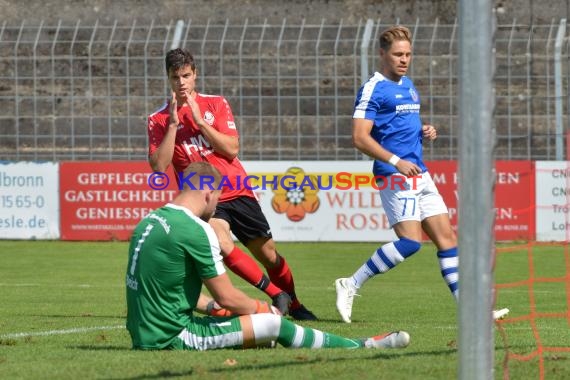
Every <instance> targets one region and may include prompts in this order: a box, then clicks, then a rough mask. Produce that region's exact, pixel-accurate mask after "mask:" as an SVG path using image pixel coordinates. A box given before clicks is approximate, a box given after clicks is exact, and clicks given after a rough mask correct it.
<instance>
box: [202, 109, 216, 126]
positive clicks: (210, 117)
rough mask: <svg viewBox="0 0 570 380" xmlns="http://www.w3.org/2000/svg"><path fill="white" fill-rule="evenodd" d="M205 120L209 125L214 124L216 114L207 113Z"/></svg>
mask: <svg viewBox="0 0 570 380" xmlns="http://www.w3.org/2000/svg"><path fill="white" fill-rule="evenodd" d="M204 120H205V121H206V123H208V124H209V125H212V124H214V114H213V113H211V112H210V111H206V113H205V114H204Z"/></svg>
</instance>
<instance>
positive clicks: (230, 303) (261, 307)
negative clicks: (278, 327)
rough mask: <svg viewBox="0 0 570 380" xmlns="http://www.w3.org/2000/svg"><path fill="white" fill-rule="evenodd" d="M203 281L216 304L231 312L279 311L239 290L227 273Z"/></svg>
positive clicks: (275, 312) (240, 313)
mask: <svg viewBox="0 0 570 380" xmlns="http://www.w3.org/2000/svg"><path fill="white" fill-rule="evenodd" d="M203 283H204V285H205V286H206V288H207V289H208V291H209V292H210V294H211V295H212V297H213V298H214V300H215V301H216V302H217V303H218V305H220V307H222V308H224V309H227V310H229V311H230V312H231V313H232V314H239V315H246V314H256V313H274V314H278V313H279V311H277V309H275V308H274V307H273V306H271V305H269V304H268V303H267V302H265V301H258V300H254V299H252V298H249V297H248V296H247V295H246V294H245V293H243V292H242V291H241V290H239V289H236V288H235V287H234V286H233V285H232V283H231V280H230V278H229V277H228V275H227V273H223V274H221V275H219V276H216V277H212V278H209V279H204V280H203Z"/></svg>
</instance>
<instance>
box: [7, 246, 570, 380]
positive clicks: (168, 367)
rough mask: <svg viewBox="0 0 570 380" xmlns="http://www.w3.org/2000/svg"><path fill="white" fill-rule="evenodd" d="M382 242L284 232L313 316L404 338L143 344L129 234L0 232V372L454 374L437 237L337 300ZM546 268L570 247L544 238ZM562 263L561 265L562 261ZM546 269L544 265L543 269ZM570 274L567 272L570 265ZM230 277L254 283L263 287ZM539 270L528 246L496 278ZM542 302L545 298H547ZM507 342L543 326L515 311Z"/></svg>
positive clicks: (500, 356)
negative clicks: (57, 237) (128, 290)
mask: <svg viewBox="0 0 570 380" xmlns="http://www.w3.org/2000/svg"><path fill="white" fill-rule="evenodd" d="M376 247H377V244H368V243H288V244H286V243H279V244H278V248H279V250H280V252H281V253H282V254H283V255H284V256H285V257H286V258H287V260H288V262H289V264H290V266H291V268H292V270H293V273H294V275H295V281H296V285H297V291H298V295H299V297H300V299H301V301H302V302H303V303H304V304H305V305H306V306H307V307H308V308H310V309H311V310H312V311H313V312H315V314H316V315H317V316H319V318H320V320H319V321H317V322H303V323H302V324H303V325H305V326H310V327H313V328H317V329H320V330H324V331H328V332H332V333H335V334H339V335H343V336H348V337H365V336H370V335H376V334H378V333H380V332H384V331H390V330H394V329H404V330H407V331H408V332H409V333H410V335H411V337H412V341H411V344H410V346H409V347H408V348H407V349H404V350H392V351H380V350H343V349H323V350H309V349H298V350H289V349H285V348H282V347H279V348H277V349H274V350H269V349H260V350H218V351H209V352H140V351H133V350H131V349H130V339H129V336H128V333H127V331H126V330H125V329H124V327H123V326H124V323H125V315H126V306H125V299H124V273H125V266H126V260H127V243H118V242H112V243H111V242H110V243H91V242H81V243H77V242H39V241H37V242H29V241H21V242H20V241H0V378H2V379H37V378H41V379H78V378H82V379H162V378H181V379H182V378H188V379H205V378H213V379H252V378H258V379H271V378H276V379H291V378H297V379H319V380H321V379H328V378H338V379H345V378H346V379H423V380H425V379H453V378H456V377H457V362H458V355H457V344H456V339H457V338H456V337H457V324H456V306H455V303H454V301H453V300H452V297H451V296H450V294H449V291H448V290H447V287H446V286H445V285H444V283H443V280H442V279H441V276H440V274H439V268H438V265H437V262H436V257H435V249H434V248H433V246H431V245H424V247H423V248H422V250H421V251H420V252H419V253H418V254H416V255H415V256H414V257H413V258H412V259H411V260H408V261H407V262H405V263H403V264H401V265H400V266H399V267H398V268H396V269H395V270H393V271H391V272H390V273H388V274H386V275H382V276H378V277H376V278H375V279H373V280H371V281H369V282H368V283H367V284H366V286H365V287H364V288H363V289H362V290H361V297H357V298H356V299H355V302H354V308H353V317H352V319H353V323H352V324H350V325H349V324H344V323H342V322H341V321H340V319H339V317H338V316H337V313H336V310H335V306H334V305H335V291H334V286H333V282H334V280H335V279H336V278H338V277H345V276H348V275H349V274H351V273H352V272H353V271H354V270H355V269H356V268H357V267H358V266H359V265H360V264H361V263H363V262H364V260H366V259H367V258H368V257H369V256H370V254H371V253H372V252H373V250H374V249H375V248H376ZM534 251H535V253H534V255H533V258H534V260H533V262H534V264H535V267H536V268H539V269H540V271H541V273H542V274H541V275H544V273H546V274H547V275H548V274H550V275H552V276H558V275H560V274H562V275H564V274H565V273H566V272H565V271H564V268H567V264H565V262H564V260H565V258H564V255H563V254H561V253H560V252H559V251H560V250H557V249H556V248H548V247H542V248H538V247H535V248H534ZM561 268H562V269H561ZM537 270H538V269H537ZM566 276H568V275H567V274H566ZM231 277H232V279H233V281H234V284H236V286H238V287H239V288H241V289H242V290H244V291H245V292H246V293H248V294H250V295H252V296H254V297H258V298H263V299H265V298H266V297H265V295H264V294H263V293H261V292H259V291H258V290H256V289H254V288H253V287H251V286H249V285H247V284H246V283H245V282H243V281H242V280H241V279H239V278H237V277H235V276H233V274H231ZM528 277H529V266H528V257H527V255H526V254H525V253H524V250H522V251H521V254H515V253H513V254H511V253H509V254H505V255H499V256H498V259H497V266H496V278H497V282H498V283H500V282H511V281H518V279H521V280H523V279H526V278H528ZM568 286H569V285H568V283H561V284H559V286H558V284H557V283H552V284H549V283H548V284H543V285H540V286H535V287H534V288H536V289H535V292H534V297H535V301H536V305H537V308H539V309H540V308H542V309H541V310H543V311H544V312H551V311H552V312H561V313H568V307H569V306H568V303H567V297H568V293H567V292H568V290H567V289H568ZM528 289H529V287H528V285H523V286H519V287H513V288H505V289H500V290H499V292H498V299H497V303H498V306H500V307H509V308H510V309H511V315H510V316H509V317H511V318H516V317H517V316H522V315H526V314H527V313H528V312H529V295H528V294H529V293H528ZM539 311H540V310H539ZM503 326H504V327H505V331H506V335H507V339H508V343H509V348H510V350H511V351H512V352H515V353H517V354H520V355H525V354H528V353H531V352H533V351H534V350H536V337H535V336H534V335H533V333H532V330H531V328H530V325H529V324H528V323H525V322H521V323H512V324H509V323H506V324H504V325H503ZM538 328H539V334H540V335H539V338H540V339H541V342H542V344H543V345H545V346H557V347H566V348H567V347H570V326H569V321H568V320H566V319H544V320H541V321H539V323H538ZM495 332H496V334H495V336H496V340H495V346H496V348H495V377H496V378H502V377H503V360H504V357H505V350H504V347H503V340H502V339H501V337H500V334H499V333H498V331H497V330H495ZM545 357H546V360H545V361H544V375H545V378H546V379H567V378H569V377H570V355H569V354H568V353H558V352H552V353H546V354H545ZM539 364H540V363H539V360H538V359H537V358H534V359H531V360H530V361H527V362H518V361H513V360H511V361H509V365H508V369H509V374H510V377H511V378H512V379H538V378H539Z"/></svg>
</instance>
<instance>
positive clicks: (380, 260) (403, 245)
mask: <svg viewBox="0 0 570 380" xmlns="http://www.w3.org/2000/svg"><path fill="white" fill-rule="evenodd" d="M420 247H421V244H420V243H419V242H417V241H415V240H411V239H407V238H400V239H399V240H396V241H393V242H391V243H388V244H384V245H383V246H382V247H380V248H378V249H377V250H376V252H374V254H373V255H372V256H371V257H370V258H369V259H368V261H366V263H364V265H362V266H361V267H360V268H359V269H358V270H357V271H356V272H354V274H353V275H352V278H351V280H352V284H353V285H354V286H355V287H356V288H357V289H358V288H360V287H361V286H362V285H364V283H365V282H366V281H368V280H369V279H370V278H372V277H374V276H376V275H377V274H380V273H385V272H388V271H389V270H390V269H392V268H394V267H395V266H396V265H398V264H399V263H401V262H402V261H404V260H405V259H407V258H408V257H410V256H412V255H413V254H414V253H416V252H417V251H419V249H420Z"/></svg>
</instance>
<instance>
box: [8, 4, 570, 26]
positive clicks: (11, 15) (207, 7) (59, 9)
mask: <svg viewBox="0 0 570 380" xmlns="http://www.w3.org/2000/svg"><path fill="white" fill-rule="evenodd" d="M464 1H469V0H464ZM569 2H570V0H542V1H541V2H539V1H537V0H495V1H494V7H495V9H496V10H497V15H498V19H499V23H502V22H506V23H511V22H512V20H513V18H516V19H517V21H518V22H519V23H532V22H534V23H549V22H550V21H551V19H552V18H557V19H558V18H560V17H566V18H568V17H567V16H568V12H569V9H568V8H569V6H568V4H569ZM457 5H458V2H457V1H455V0H431V1H430V0H376V1H374V0H360V1H359V0H345V1H341V0H266V1H263V0H243V1H240V0H163V1H159V0H67V1H65V0H60V1H53V0H46V1H38V0H32V1H26V2H24V1H21V0H0V9H1V12H0V20H2V21H4V20H5V21H8V22H11V21H20V20H22V19H26V20H29V21H32V22H34V21H39V20H45V21H54V20H59V19H62V20H64V21H67V20H77V19H81V20H86V21H89V20H95V19H99V20H100V22H110V21H113V20H118V21H127V20H133V19H137V20H139V21H143V20H150V19H152V18H154V19H156V20H175V19H178V18H183V19H193V20H206V19H211V20H212V21H213V22H220V21H221V20H225V19H230V20H236V19H239V20H242V19H245V18H249V20H250V21H251V22H260V21H263V20H264V19H265V18H267V19H268V21H273V20H274V21H277V20H281V19H282V18H284V17H286V18H287V19H290V20H291V21H294V20H300V19H302V18H305V19H306V20H307V21H308V22H318V21H320V20H321V19H322V18H325V19H327V20H329V21H332V20H339V19H341V18H342V19H343V20H344V21H346V22H355V21H356V20H359V19H360V18H374V19H378V18H380V19H382V20H386V21H388V20H390V22H391V20H393V21H394V22H395V21H396V20H397V19H399V20H400V22H402V23H411V22H415V20H416V19H417V18H419V19H420V21H421V22H422V23H424V22H433V21H434V20H435V19H436V18H439V21H440V23H453V21H454V20H455V18H456V15H457Z"/></svg>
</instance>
